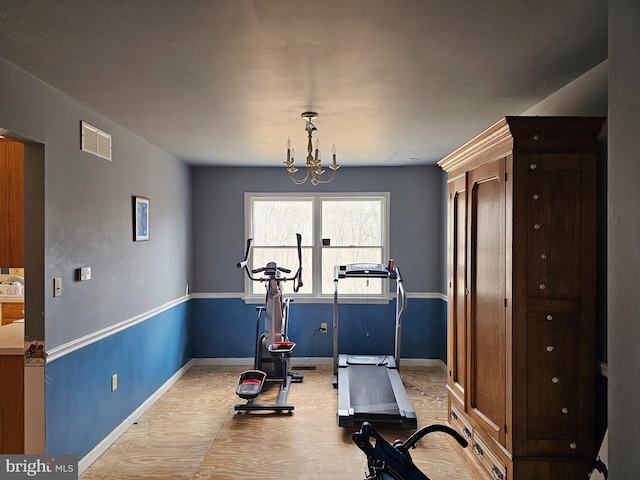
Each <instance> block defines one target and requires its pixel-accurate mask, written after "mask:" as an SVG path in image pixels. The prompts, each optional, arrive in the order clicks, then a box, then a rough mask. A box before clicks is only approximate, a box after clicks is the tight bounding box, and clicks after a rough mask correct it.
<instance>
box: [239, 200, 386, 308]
mask: <svg viewBox="0 0 640 480" xmlns="http://www.w3.org/2000/svg"><path fill="white" fill-rule="evenodd" d="M388 201H389V194H388V193H371V194H357V195H350V194H338V193H336V194H323V195H314V194H305V195H302V196H301V195H286V194H264V193H246V194H245V219H246V225H245V231H246V237H247V238H253V243H252V248H251V256H250V258H249V265H250V266H252V267H253V268H257V267H260V266H264V265H266V264H267V262H270V261H275V262H276V263H277V264H278V265H279V266H282V267H286V268H290V269H291V270H292V273H291V275H293V274H294V273H295V271H296V269H297V268H298V253H297V245H296V233H300V234H301V235H302V280H303V283H304V286H303V287H302V288H301V289H300V290H299V291H298V295H299V296H307V297H323V296H324V297H331V296H332V295H333V289H334V286H333V277H334V266H336V265H345V264H348V263H386V259H387V258H388V244H389V242H388V225H389V219H388V209H387V204H388ZM246 291H247V292H248V294H249V296H262V295H263V294H264V285H261V284H260V283H259V282H250V281H248V283H247V284H246ZM285 291H286V292H287V294H293V285H292V282H286V283H285ZM387 293H388V292H387V291H386V290H383V281H382V280H381V279H370V280H368V281H367V279H350V280H348V281H346V282H341V284H340V295H341V296H342V295H352V296H373V297H376V296H377V297H385V296H386V294H387Z"/></svg>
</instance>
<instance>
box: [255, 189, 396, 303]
mask: <svg viewBox="0 0 640 480" xmlns="http://www.w3.org/2000/svg"><path fill="white" fill-rule="evenodd" d="M340 199H345V200H381V201H382V229H383V232H382V239H383V245H382V262H383V263H384V262H385V259H388V258H390V256H389V252H390V251H391V246H390V224H391V219H390V213H389V212H390V200H391V194H390V192H346V193H345V192H325V193H313V192H304V193H293V192H280V193H275V192H245V193H244V232H245V239H248V238H252V237H253V228H252V227H253V226H252V201H254V200H280V201H287V200H290V201H302V200H311V201H312V202H313V225H312V231H313V242H312V247H311V249H312V251H313V292H312V293H311V294H302V293H288V294H287V296H288V297H290V298H295V299H296V301H297V302H300V303H331V302H333V290H332V293H331V294H323V293H322V255H321V254H322V249H323V245H322V201H323V200H333V201H335V200H340ZM306 241H307V240H306V239H304V238H303V239H302V242H303V245H304V244H305V243H306ZM249 266H250V267H252V266H253V265H252V255H251V254H250V257H249ZM291 267H292V268H297V267H298V266H297V265H292V266H291ZM305 273H306V272H305V271H304V270H303V281H305V278H304V277H305ZM307 279H308V277H307ZM307 281H308V280H307ZM343 281H344V280H343ZM305 283H306V282H305ZM252 284H253V282H252V281H251V280H249V279H248V278H247V277H246V275H245V280H244V300H245V301H246V302H247V303H261V302H263V301H264V294H263V293H261V294H254V293H253V288H252V287H253V285H252ZM391 297H392V294H391V292H390V290H389V286H388V281H384V284H383V288H382V293H381V294H377V293H376V294H371V295H365V294H359V295H344V296H342V295H341V296H340V302H341V303H343V300H344V303H349V302H358V301H362V300H365V299H366V300H367V301H372V302H375V301H383V302H388V301H389V300H390V299H391Z"/></svg>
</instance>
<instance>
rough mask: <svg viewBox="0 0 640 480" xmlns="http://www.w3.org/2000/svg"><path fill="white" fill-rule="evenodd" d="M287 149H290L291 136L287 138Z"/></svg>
mask: <svg viewBox="0 0 640 480" xmlns="http://www.w3.org/2000/svg"><path fill="white" fill-rule="evenodd" d="M287 150H291V137H289V138H287Z"/></svg>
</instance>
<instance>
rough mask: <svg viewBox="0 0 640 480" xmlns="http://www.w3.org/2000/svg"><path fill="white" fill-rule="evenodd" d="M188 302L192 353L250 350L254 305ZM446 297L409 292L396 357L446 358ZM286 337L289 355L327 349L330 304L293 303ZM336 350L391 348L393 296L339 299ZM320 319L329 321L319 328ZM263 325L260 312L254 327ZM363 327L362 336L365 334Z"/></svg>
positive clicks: (322, 353) (321, 353) (327, 352)
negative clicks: (382, 299) (323, 330)
mask: <svg viewBox="0 0 640 480" xmlns="http://www.w3.org/2000/svg"><path fill="white" fill-rule="evenodd" d="M191 303H192V307H191V308H192V322H193V323H192V332H193V340H192V341H193V356H194V358H247V357H253V355H254V350H255V347H254V342H255V332H256V310H255V305H251V304H249V305H248V304H245V302H244V301H243V300H242V299H240V298H215V299H214V298H197V299H193V300H191ZM446 308H447V307H446V302H445V301H443V300H441V299H431V298H409V299H408V302H407V311H406V313H405V315H404V318H403V326H402V345H401V357H402V358H422V359H424V358H427V359H440V360H442V361H443V362H446V348H447V337H446V335H447V332H446V321H447V318H446V316H447V315H446ZM290 315H291V317H290V323H289V338H290V339H291V340H292V341H294V342H296V344H297V345H296V349H295V351H294V357H331V356H332V355H333V330H332V325H333V304H331V303H324V304H313V303H295V302H294V303H293V304H292V305H291V307H290ZM338 320H339V322H338V327H339V333H340V335H339V342H338V349H339V351H340V353H352V354H374V353H375V354H386V353H389V354H393V351H394V340H393V339H394V335H395V300H394V301H392V302H390V303H388V304H379V303H376V304H369V305H367V304H344V305H340V308H339V317H338ZM321 322H326V323H327V324H328V325H329V332H328V333H327V334H322V333H320V332H319V331H318V330H319V327H320V323H321ZM263 329H264V318H263V322H262V323H261V326H260V332H262V331H263ZM367 333H368V336H367Z"/></svg>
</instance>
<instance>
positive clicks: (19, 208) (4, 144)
mask: <svg viewBox="0 0 640 480" xmlns="http://www.w3.org/2000/svg"><path fill="white" fill-rule="evenodd" d="M23 165H24V145H22V144H21V143H19V142H13V141H11V140H8V139H6V138H0V266H2V267H17V268H21V267H23V266H24V238H23V236H24V234H23V232H24V207H23V205H24V180H23V179H24V167H23Z"/></svg>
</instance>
